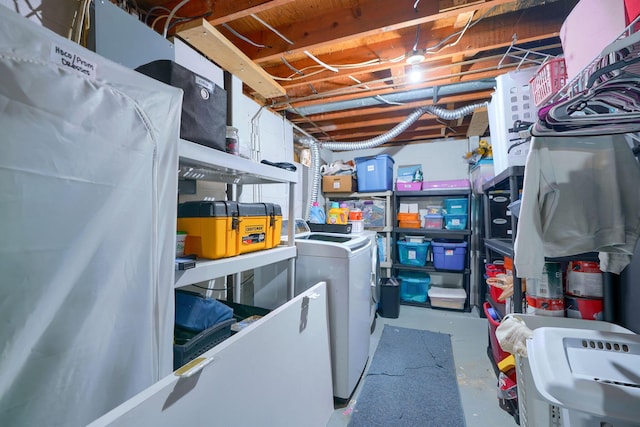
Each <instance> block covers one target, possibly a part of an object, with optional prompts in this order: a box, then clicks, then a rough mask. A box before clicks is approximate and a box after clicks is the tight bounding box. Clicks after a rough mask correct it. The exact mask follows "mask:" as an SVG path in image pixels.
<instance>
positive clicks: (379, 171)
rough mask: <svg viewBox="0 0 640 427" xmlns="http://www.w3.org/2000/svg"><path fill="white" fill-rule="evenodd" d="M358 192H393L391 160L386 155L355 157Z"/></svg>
mask: <svg viewBox="0 0 640 427" xmlns="http://www.w3.org/2000/svg"><path fill="white" fill-rule="evenodd" d="M354 160H355V162H356V175H357V176H358V192H361V193H366V192H372V191H387V190H393V158H391V156H389V155H388V154H380V155H378V156H373V157H356V158H355V159H354Z"/></svg>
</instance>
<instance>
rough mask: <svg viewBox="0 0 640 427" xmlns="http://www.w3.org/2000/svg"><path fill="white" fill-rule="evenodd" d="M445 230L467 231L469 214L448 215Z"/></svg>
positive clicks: (445, 217) (445, 219)
mask: <svg viewBox="0 0 640 427" xmlns="http://www.w3.org/2000/svg"><path fill="white" fill-rule="evenodd" d="M444 228H446V229H447V230H465V229H466V228H467V214H446V215H445V216H444Z"/></svg>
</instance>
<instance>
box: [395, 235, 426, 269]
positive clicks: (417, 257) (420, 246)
mask: <svg viewBox="0 0 640 427" xmlns="http://www.w3.org/2000/svg"><path fill="white" fill-rule="evenodd" d="M429 245H430V242H424V243H417V242H415V243H414V242H405V241H398V259H399V260H400V264H404V265H416V266H420V267H421V266H424V265H425V264H426V263H427V252H428V251H429Z"/></svg>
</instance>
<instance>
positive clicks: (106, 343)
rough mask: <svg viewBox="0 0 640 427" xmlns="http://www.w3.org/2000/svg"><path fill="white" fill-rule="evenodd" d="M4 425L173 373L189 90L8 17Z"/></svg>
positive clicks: (0, 204)
mask: <svg viewBox="0 0 640 427" xmlns="http://www.w3.org/2000/svg"><path fill="white" fill-rule="evenodd" d="M0 76H2V77H1V78H0V278H1V281H2V282H1V284H0V289H2V294H1V297H0V424H3V425H11V426H44V425H46V426H54V425H55V426H58V425H59V426H65V427H66V426H74V425H86V424H87V423H89V422H90V421H92V420H94V419H96V418H97V417H99V416H100V415H102V414H104V413H105V412H107V411H108V410H110V409H111V408H113V407H115V406H116V405H118V404H120V403H121V402H123V401H125V400H127V399H128V398H130V397H131V396H133V395H134V394H136V393H138V392H140V391H141V390H143V389H145V388H146V387H148V386H149V385H151V384H152V383H154V382H155V381H157V380H158V379H160V378H162V377H164V376H166V375H167V374H168V373H170V372H171V367H172V347H171V342H172V336H173V320H174V319H173V316H174V308H173V279H174V272H173V259H174V255H175V209H176V204H175V197H176V192H177V179H176V170H177V163H178V161H177V140H178V132H179V117H180V105H181V101H182V92H181V91H179V90H177V89H174V88H171V87H169V86H166V85H164V84H161V83H158V82H156V81H154V80H152V79H150V78H148V77H145V76H142V75H140V74H138V73H136V72H135V71H132V70H128V69H125V68H123V67H121V66H119V65H117V64H114V63H111V62H109V61H107V60H104V59H102V58H100V57H99V56H98V55H95V54H93V53H92V52H90V51H88V50H86V49H83V48H81V47H79V46H77V45H75V44H73V43H71V42H68V41H67V40H65V39H62V38H60V37H58V36H56V35H55V34H53V33H52V32H50V31H48V30H46V29H44V28H41V27H38V26H37V25H34V24H33V23H30V22H28V21H27V20H26V19H24V18H22V17H20V16H18V15H17V14H15V13H14V12H12V11H10V10H8V9H5V8H3V7H0Z"/></svg>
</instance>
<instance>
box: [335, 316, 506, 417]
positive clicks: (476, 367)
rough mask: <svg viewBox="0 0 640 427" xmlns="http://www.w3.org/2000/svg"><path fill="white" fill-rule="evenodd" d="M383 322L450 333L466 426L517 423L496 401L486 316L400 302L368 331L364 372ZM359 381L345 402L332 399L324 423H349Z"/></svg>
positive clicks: (371, 356) (378, 319) (378, 338)
mask: <svg viewBox="0 0 640 427" xmlns="http://www.w3.org/2000/svg"><path fill="white" fill-rule="evenodd" d="M384 324H389V325H392V326H400V327H404V328H413V329H424V330H429V331H433V332H442V333H446V334H450V335H451V344H452V347H453V357H454V361H455V365H456V372H457V375H458V385H459V389H460V396H461V399H462V406H463V408H464V414H465V419H466V423H467V427H486V426H495V427H514V426H517V424H516V422H515V420H514V418H513V417H512V416H511V415H509V413H507V412H506V411H504V410H502V409H501V408H500V406H499V405H498V399H497V397H496V382H497V380H496V376H495V373H494V371H493V368H492V366H491V364H490V362H489V358H488V356H487V352H486V350H487V339H488V335H487V334H488V325H487V320H486V319H483V318H480V316H479V315H478V311H477V309H474V310H473V311H472V312H471V313H460V312H455V311H448V310H437V309H429V308H422V307H412V306H405V305H402V306H401V307H400V316H399V317H398V318H397V319H387V318H384V317H378V318H377V321H376V328H375V330H374V332H373V334H372V335H371V346H370V351H369V354H370V357H369V362H368V363H367V367H366V368H365V373H366V370H367V369H368V366H369V363H370V362H371V360H372V358H373V353H374V352H375V349H376V347H377V345H378V341H379V340H380V335H381V334H382V329H383V325H384ZM361 385H362V380H361V381H360V383H359V384H358V386H357V388H356V390H355V392H354V393H353V396H352V398H351V400H349V401H348V402H346V403H345V404H339V403H336V406H335V410H334V412H333V414H332V416H331V418H330V420H329V423H328V424H327V427H345V426H347V425H348V424H349V420H350V418H351V412H352V410H353V407H354V406H355V404H356V402H357V400H358V392H359V391H360V387H361ZM416 427H419V426H416Z"/></svg>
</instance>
